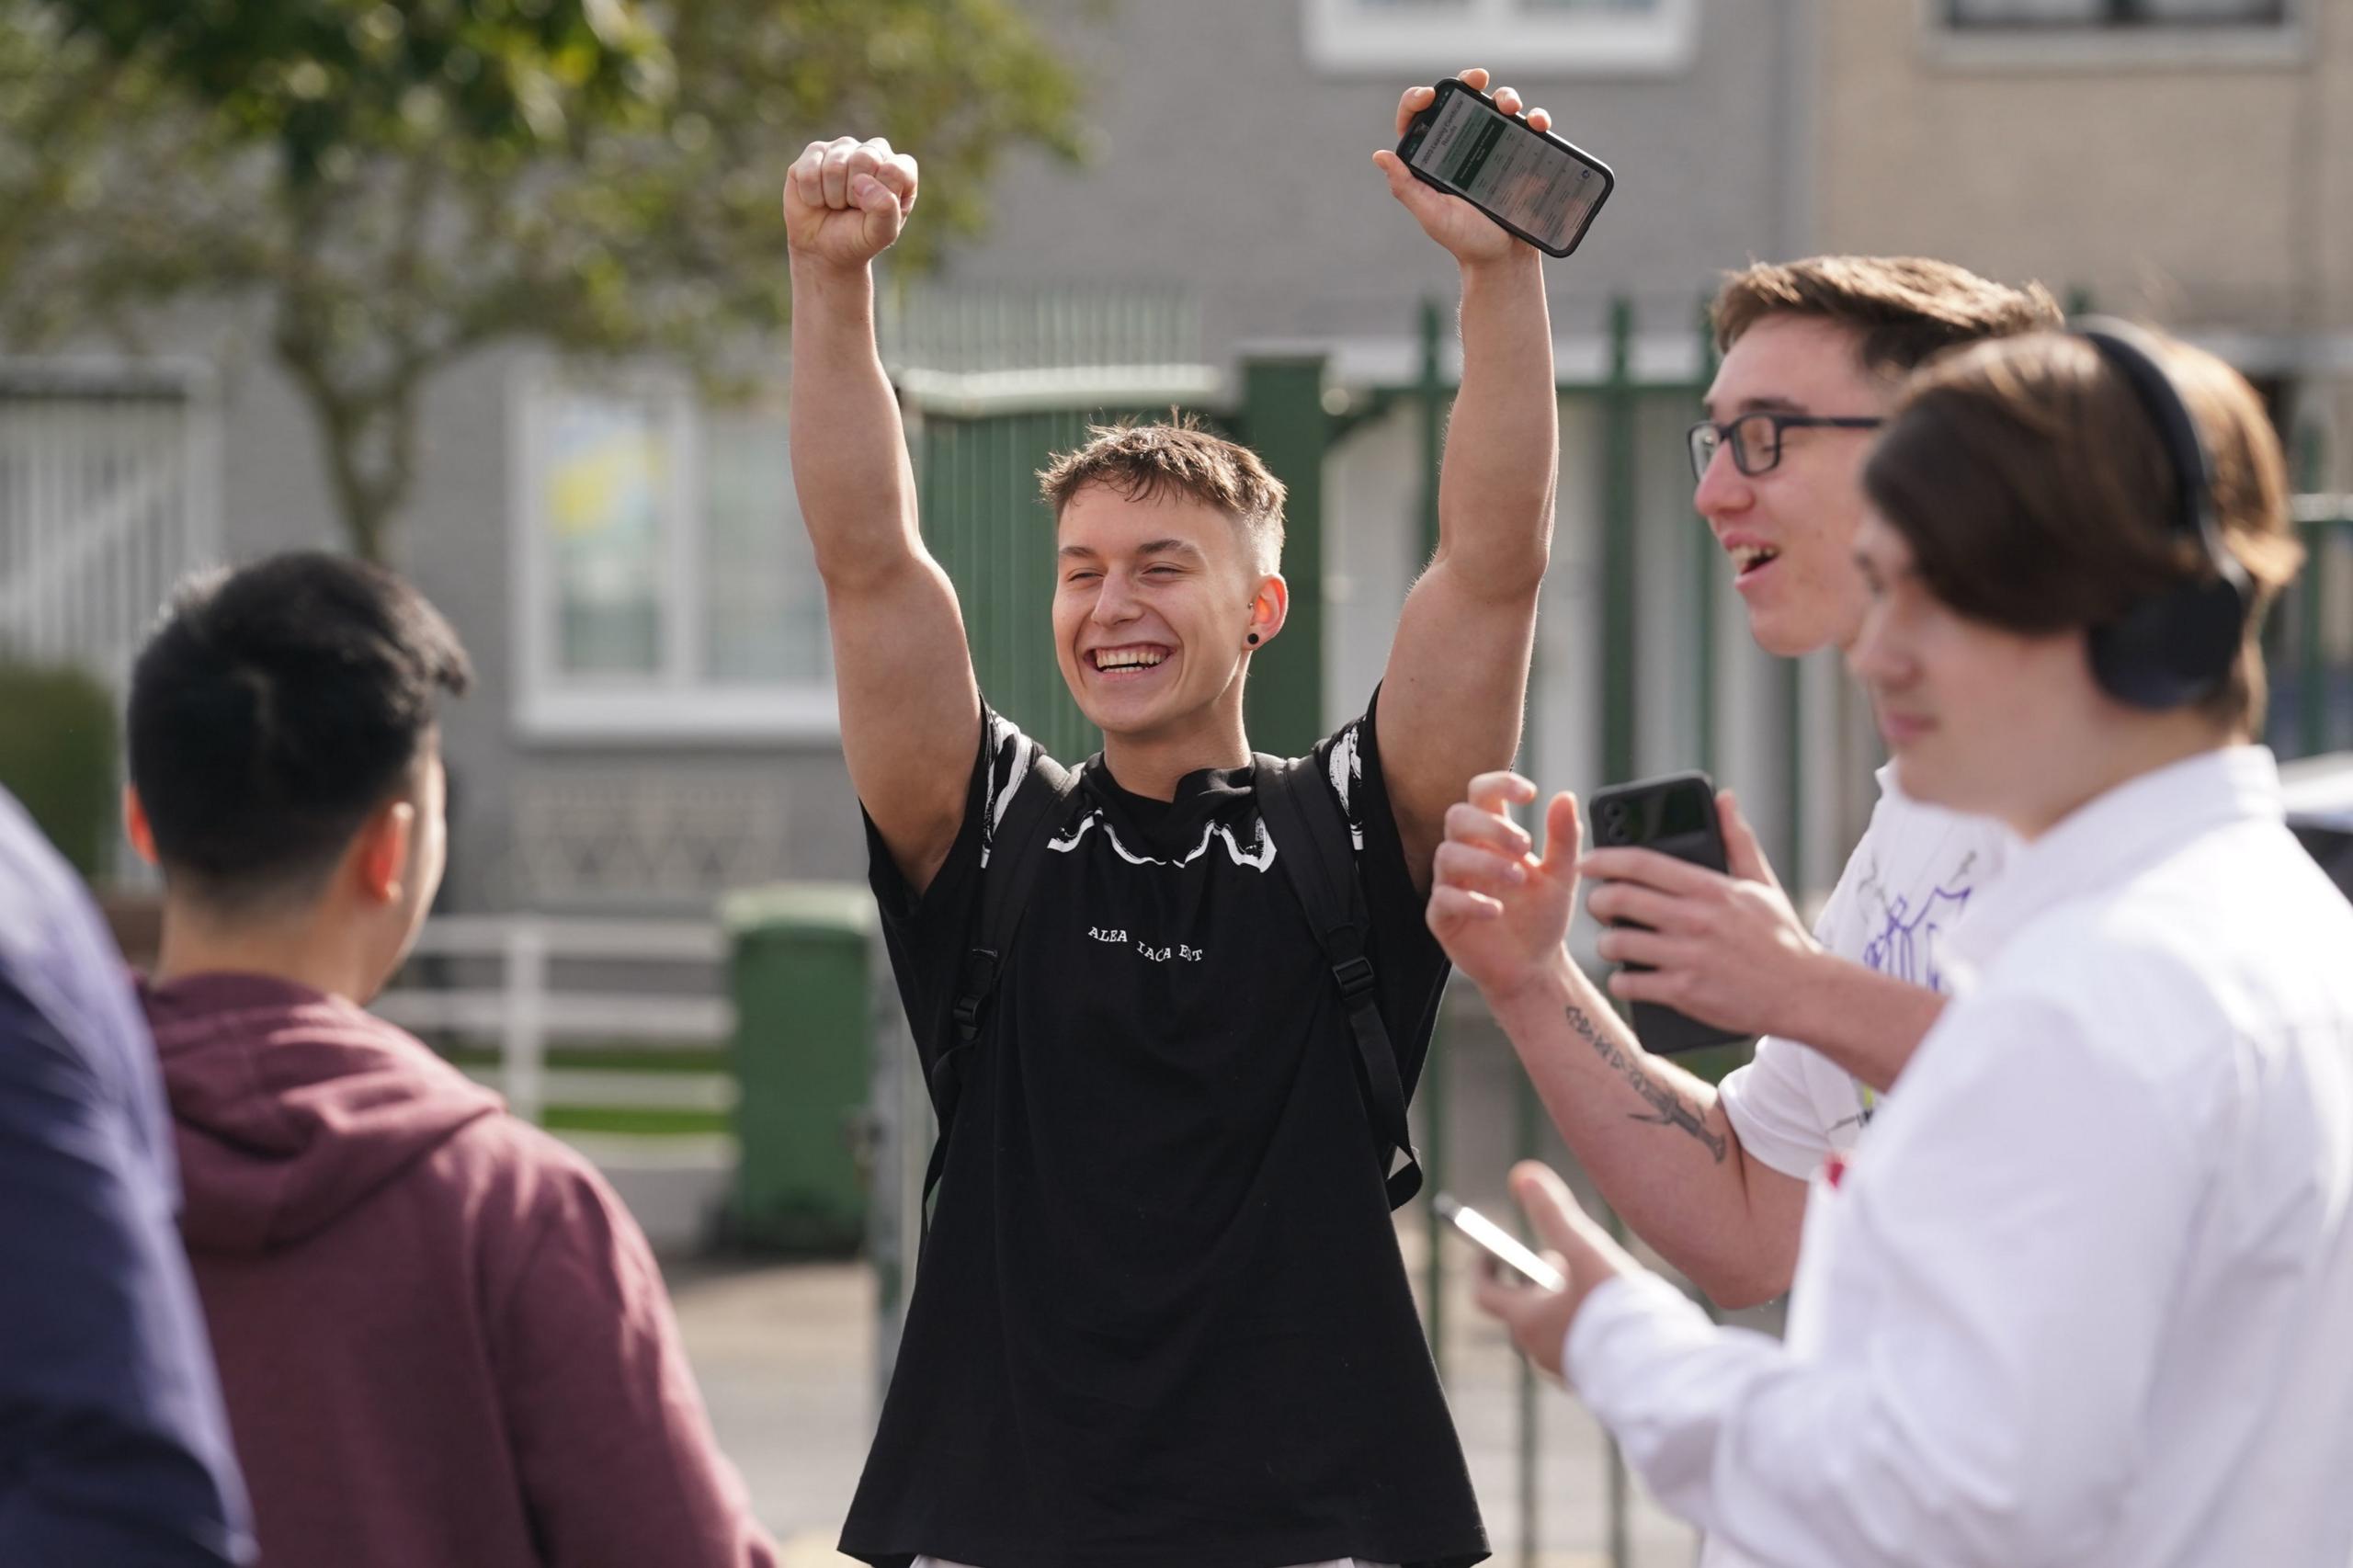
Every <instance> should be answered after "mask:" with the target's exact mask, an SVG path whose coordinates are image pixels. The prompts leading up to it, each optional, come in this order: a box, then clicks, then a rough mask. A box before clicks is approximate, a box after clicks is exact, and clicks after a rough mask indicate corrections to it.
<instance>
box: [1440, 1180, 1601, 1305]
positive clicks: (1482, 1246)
mask: <svg viewBox="0 0 2353 1568" xmlns="http://www.w3.org/2000/svg"><path fill="white" fill-rule="evenodd" d="M1430 1207H1431V1208H1433V1209H1435V1210H1438V1218H1439V1219H1441V1220H1443V1221H1446V1222H1447V1223H1448V1224H1449V1225H1451V1226H1453V1227H1454V1228H1455V1229H1456V1230H1458V1231H1460V1232H1461V1233H1462V1234H1463V1235H1464V1236H1465V1237H1466V1238H1468V1239H1469V1241H1470V1243H1471V1244H1472V1246H1475V1247H1477V1248H1478V1249H1479V1250H1480V1251H1481V1252H1483V1253H1485V1254H1486V1255H1487V1256H1489V1257H1492V1258H1494V1259H1495V1261H1496V1262H1498V1263H1500V1264H1502V1265H1503V1266H1504V1267H1506V1268H1508V1269H1510V1270H1511V1271H1512V1272H1513V1273H1514V1274H1517V1275H1518V1276H1519V1277H1520V1278H1522V1279H1525V1280H1527V1281H1528V1282H1529V1284H1530V1285H1541V1286H1542V1287H1544V1289H1546V1290H1560V1289H1561V1288H1562V1287H1563V1286H1564V1285H1566V1284H1567V1283H1568V1281H1567V1280H1565V1279H1563V1278H1561V1271H1560V1270H1559V1269H1557V1268H1555V1267H1552V1265H1551V1264H1549V1263H1547V1262H1545V1261H1544V1260H1543V1259H1542V1258H1540V1257H1539V1256H1536V1254H1535V1253H1533V1252H1532V1251H1530V1250H1529V1248H1528V1246H1527V1245H1526V1244H1524V1243H1523V1242H1521V1241H1520V1239H1519V1238H1518V1236H1515V1235H1513V1234H1512V1233H1510V1232H1509V1231H1506V1230H1505V1229H1504V1228H1503V1227H1502V1226H1501V1225H1498V1224H1496V1223H1495V1221H1493V1220H1490V1219H1488V1218H1487V1217H1486V1216H1485V1215H1484V1214H1482V1213H1480V1212H1479V1211H1478V1210H1476V1209H1472V1208H1468V1207H1466V1206H1464V1205H1462V1204H1460V1203H1457V1202H1456V1201H1455V1200H1454V1195H1453V1194H1452V1193H1449V1192H1441V1193H1439V1194H1438V1196H1437V1197H1435V1198H1433V1199H1430Z"/></svg>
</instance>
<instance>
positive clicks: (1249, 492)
mask: <svg viewBox="0 0 2353 1568" xmlns="http://www.w3.org/2000/svg"><path fill="white" fill-rule="evenodd" d="M1086 434H1087V437H1088V439H1087V443H1086V445H1085V446H1083V447H1080V448H1079V449H1076V450H1075V451H1069V452H1064V453H1063V454H1062V455H1060V456H1059V457H1057V458H1055V459H1054V460H1052V461H1051V462H1050V463H1048V464H1047V465H1046V466H1045V467H1044V468H1042V469H1040V470H1039V471H1038V488H1039V491H1040V493H1041V494H1043V495H1044V496H1045V498H1046V504H1047V505H1048V506H1051V507H1052V508H1053V510H1054V517H1055V520H1056V521H1060V520H1061V518H1062V515H1063V507H1065V506H1069V505H1070V499H1071V497H1072V496H1074V495H1075V494H1078V493H1079V492H1080V491H1081V490H1083V489H1085V488H1086V486H1088V485H1090V484H1099V485H1102V486H1104V487H1105V488H1107V489H1108V490H1110V491H1111V492H1112V493H1113V494H1117V495H1119V496H1120V497H1122V498H1123V499H1125V500H1129V501H1155V500H1158V499H1159V498H1161V497H1162V496H1164V495H1167V494H1172V493H1173V494H1177V495H1182V496H1184V497H1186V498H1188V499H1189V500H1193V501H1199V502H1200V503H1201V504H1202V505H1204V506H1214V507H1216V508H1217V509H1218V510H1219V511H1221V512H1223V513H1224V514H1225V515H1226V516H1227V517H1230V518H1231V519H1233V526H1234V527H1235V528H1237V529H1238V530H1240V532H1241V535H1242V541H1243V544H1244V546H1245V548H1247V549H1248V550H1249V551H1250V553H1251V559H1252V562H1253V563H1254V565H1255V566H1256V569H1257V571H1258V572H1259V573H1260V574H1262V575H1268V576H1271V575H1272V574H1274V573H1275V571H1276V570H1277V569H1278V567H1279V564H1280V562H1281V561H1282V554H1283V494H1284V492H1283V482H1282V481H1281V480H1279V479H1277V478H1276V477H1275V476H1274V475H1273V474H1271V473H1268V472H1267V465H1266V464H1265V463H1263V462H1261V461H1259V460H1258V454H1257V453H1256V452H1254V451H1252V450H1251V449H1249V448H1247V447H1245V446H1243V445H1241V444H1240V443H1238V442H1234V441H1229V440H1227V439H1226V438H1225V437H1222V436H1218V435H1214V434H1212V433H1211V432H1210V431H1209V430H1206V429H1204V428H1202V426H1201V425H1200V423H1199V421H1198V420H1196V419H1194V418H1193V417H1192V416H1191V415H1179V414H1176V413H1174V412H1173V411H1172V412H1171V415H1170V417H1169V418H1167V419H1165V420H1160V421H1155V422H1154V423H1152V424H1122V425H1097V426H1090V427H1089V428H1088V430H1087V432H1086Z"/></svg>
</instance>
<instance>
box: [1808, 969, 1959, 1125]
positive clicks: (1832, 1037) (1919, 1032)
mask: <svg viewBox="0 0 2353 1568" xmlns="http://www.w3.org/2000/svg"><path fill="white" fill-rule="evenodd" d="M1813 970H1814V972H1813V973H1812V974H1809V975H1808V976H1807V978H1806V983H1805V984H1804V985H1803V986H1802V987H1801V988H1800V989H1799V991H1798V993H1797V994H1796V996H1795V997H1794V999H1793V1004H1792V1006H1791V1009H1790V1012H1791V1017H1790V1019H1789V1025H1790V1027H1789V1028H1775V1029H1773V1030H1772V1032H1773V1033H1775V1034H1778V1035H1780V1036H1782V1037H1783V1038H1784V1039H1788V1040H1796V1041H1798V1042H1799V1043H1801V1044H1803V1045H1810V1046H1812V1047H1813V1049H1814V1050H1816V1051H1820V1052H1822V1054H1823V1055H1824V1056H1826V1057H1828V1058H1829V1059H1830V1060H1831V1061H1832V1062H1836V1063H1837V1065H1838V1066H1839V1067H1841V1068H1842V1069H1844V1070H1845V1071H1847V1072H1848V1073H1851V1074H1854V1075H1855V1076H1856V1077H1858V1078H1859V1079H1861V1080H1862V1081H1863V1082H1864V1083H1866V1084H1868V1085H1870V1086H1871V1087H1872V1088H1874V1089H1877V1090H1878V1091H1880V1092H1881V1094H1884V1093H1886V1092H1887V1091H1888V1090H1890V1089H1892V1088H1893V1087H1894V1086H1895V1080H1896V1076H1897V1074H1900V1073H1902V1072H1903V1071H1904V1063H1905V1062H1909V1061H1911V1060H1912V1052H1913V1051H1915V1049H1917V1048H1918V1046H1919V1044H1920V1041H1921V1040H1923V1039H1925V1038H1927V1033H1928V1030H1929V1029H1930V1028H1933V1027H1934V1026H1935V1024H1936V1021H1937V1019H1938V1018H1939V1017H1942V1016H1943V1015H1944V1010H1945V998H1944V997H1942V996H1940V995H1938V994H1937V993H1935V992H1933V991H1931V990H1929V989H1928V988H1927V987H1926V986H1924V985H1915V984H1913V983H1911V982H1909V981H1905V980H1898V979H1896V978H1895V977H1893V975H1885V974H1880V973H1878V972H1876V971H1872V970H1870V969H1866V968H1865V967H1864V966H1863V965H1861V964H1859V963H1854V962H1852V961H1850V960H1846V959H1841V958H1836V957H1833V956H1832V955H1830V954H1828V953H1821V954H1817V955H1815V957H1814V959H1813Z"/></svg>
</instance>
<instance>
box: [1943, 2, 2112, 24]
mask: <svg viewBox="0 0 2353 1568" xmlns="http://www.w3.org/2000/svg"><path fill="white" fill-rule="evenodd" d="M2112 8H2113V4H2112V0H1952V19H1953V23H1954V25H1955V26H1957V27H2008V26H2011V25H2014V24H2017V23H2050V22H2070V23H2075V24H2076V25H2078V26H2092V25H2096V24H2097V23H2100V22H2102V21H2105V20H2107V19H2108V15H2109V11H2110V10H2111V9H2112Z"/></svg>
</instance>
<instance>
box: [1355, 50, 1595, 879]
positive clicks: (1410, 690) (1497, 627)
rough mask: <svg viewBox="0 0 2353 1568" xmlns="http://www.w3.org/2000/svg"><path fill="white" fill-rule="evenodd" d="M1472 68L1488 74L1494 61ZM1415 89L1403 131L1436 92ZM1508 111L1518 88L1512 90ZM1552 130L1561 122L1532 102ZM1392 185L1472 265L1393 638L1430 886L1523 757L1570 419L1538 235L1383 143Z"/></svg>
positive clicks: (1503, 102)
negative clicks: (1489, 775) (1428, 488)
mask: <svg viewBox="0 0 2353 1568" xmlns="http://www.w3.org/2000/svg"><path fill="white" fill-rule="evenodd" d="M1462 80H1463V81H1465V82H1467V83H1469V84H1470V85H1472V86H1474V87H1480V88H1483V87H1484V86H1485V85H1486V82H1487V74H1486V73H1485V72H1483V71H1477V70H1472V71H1465V72H1464V73H1462ZM1430 95H1431V89H1430V88H1427V87H1415V88H1413V89H1412V90H1410V91H1409V92H1407V93H1406V94H1405V97H1404V100H1403V101H1402V102H1401V103H1400V104H1399V105H1398V108H1397V129H1398V132H1399V134H1401V135H1402V134H1403V133H1404V129H1405V125H1406V122H1407V121H1408V120H1410V119H1412V118H1413V116H1414V115H1415V113H1416V112H1417V111H1418V110H1420V109H1421V108H1424V107H1426V106H1427V104H1428V103H1429V101H1430ZM1495 101H1496V102H1497V104H1498V105H1499V106H1501V107H1502V108H1503V109H1504V110H1505V111H1506V113H1516V112H1518V109H1519V107H1520V103H1519V96H1518V94H1517V93H1515V92H1513V91H1512V90H1511V89H1510V88H1509V87H1503V88H1499V89H1497V91H1496V93H1495ZM1528 119H1529V123H1530V124H1531V125H1534V126H1536V127H1537V128H1538V129H1539V130H1541V129H1544V128H1545V127H1547V126H1549V125H1550V124H1551V123H1552V121H1551V119H1550V117H1549V116H1547V115H1546V114H1545V112H1544V111H1543V110H1542V109H1531V110H1529V115H1528ZM1377 161H1378V162H1379V163H1380V165H1381V170H1382V172H1383V173H1385V174H1386V175H1388V176H1389V188H1390V191H1391V193H1392V195H1394V196H1395V197H1396V198H1397V199H1398V201H1399V202H1401V203H1402V204H1404V207H1405V208H1406V210H1409V211H1411V212H1412V213H1413V214H1414V216H1415V219H1416V220H1418V221H1419V222H1420V223H1421V225H1422V227H1423V229H1424V230H1425V231H1426V232H1427V233H1428V234H1429V236H1430V237H1431V238H1432V239H1434V240H1436V241H1437V242H1438V244H1441V245H1443V246H1445V247H1446V248H1447V250H1448V251H1449V252H1450V253H1452V255H1453V256H1454V258H1455V260H1456V261H1457V262H1458V263H1459V264H1460V265H1461V270H1462V318H1461V327H1462V386H1461V391H1460V392H1459V393H1458V394H1457V395H1456V398H1455V402H1454V417H1453V420H1452V421H1451V423H1450V424H1449V426H1448V428H1447V435H1446V457H1445V464H1444V468H1443V470H1442V473H1441V477H1440V480H1439V483H1438V552H1437V554H1436V555H1434V556H1433V557H1431V560H1430V563H1429V567H1428V569H1427V571H1425V572H1424V573H1423V574H1422V576H1421V580H1420V581H1419V582H1417V583H1415V585H1414V588H1413V591H1412V592H1411V593H1409V594H1408V595H1406V596H1405V608H1404V614H1403V616H1402V617H1401V618H1400V619H1399V620H1398V624H1397V635H1396V639H1395V641H1394V642H1392V644H1391V648H1390V653H1389V669H1388V674H1387V676H1386V677H1385V678H1384V680H1383V682H1382V685H1381V765H1382V767H1383V769H1384V771H1385V774H1386V776H1387V779H1388V785H1389V798H1390V802H1391V806H1392V810H1393V811H1394V812H1395V813H1396V817H1397V831H1398V835H1399V837H1400V838H1401V839H1403V841H1404V848H1405V858H1406V863H1407V865H1408V866H1409V867H1410V868H1411V869H1412V871H1413V874H1414V879H1415V885H1416V886H1417V887H1422V888H1427V886H1428V885H1429V865H1430V856H1431V854H1432V852H1433V851H1435V850H1436V849H1437V847H1438V840H1439V839H1440V838H1442V837H1444V836H1445V820H1446V810H1447V808H1448V807H1449V805H1451V804H1453V803H1454V802H1455V801H1460V800H1461V799H1462V795H1463V790H1464V789H1465V787H1466V786H1468V784H1469V783H1470V781H1471V778H1472V776H1473V775H1474V774H1479V773H1484V772H1488V771H1490V770H1493V769H1495V768H1502V767H1509V766H1510V765H1511V760H1512V758H1513V756H1515V755H1516V754H1517V753H1518V749H1519V725H1520V710H1521V707H1522V705H1523V704H1524V703H1525V702H1526V700H1527V696H1528V662H1529V654H1530V653H1531V652H1532V651H1533V648H1534V643H1535V637H1536V597H1537V590H1538V588H1539V587H1540V585H1542V583H1543V579H1544V567H1545V563H1546V561H1547V559H1548V557H1549V554H1550V551H1551V549H1552V490H1553V484H1554V480H1555V476H1556V475H1557V473H1558V472H1559V468H1560V429H1559V419H1558V417H1557V406H1556V397H1557V394H1556V392H1555V390H1554V386H1553V380H1552V322H1551V318H1550V317H1549V315H1548V314H1547V312H1546V310H1545V305H1544V274H1543V272H1542V270H1541V268H1540V265H1539V256H1538V254H1537V252H1536V251H1535V249H1534V248H1533V247H1531V246H1529V245H1528V244H1523V243H1522V242H1520V241H1519V240H1517V239H1514V238H1513V237H1512V236H1511V235H1509V234H1507V233H1505V232H1504V231H1503V230H1501V229H1499V228H1497V227H1496V226H1495V224H1494V223H1492V222H1489V221H1488V220H1487V219H1486V218H1485V217H1484V216H1483V215H1482V214H1481V213H1480V212H1479V211H1478V210H1477V209H1475V208H1473V207H1472V206H1471V205H1470V203H1468V202H1466V201H1463V200H1461V199H1459V198H1456V197H1452V196H1449V195H1446V194H1445V193H1444V192H1442V191H1439V190H1438V189H1437V188H1436V187H1432V186H1428V185H1425V184H1423V183H1422V182H1421V181H1419V180H1417V179H1415V177H1414V176H1412V175H1411V174H1410V173H1408V172H1407V171H1406V168H1405V166H1404V164H1402V163H1400V162H1399V161H1398V159H1397V157H1396V155H1395V154H1394V153H1379V154H1377Z"/></svg>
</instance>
